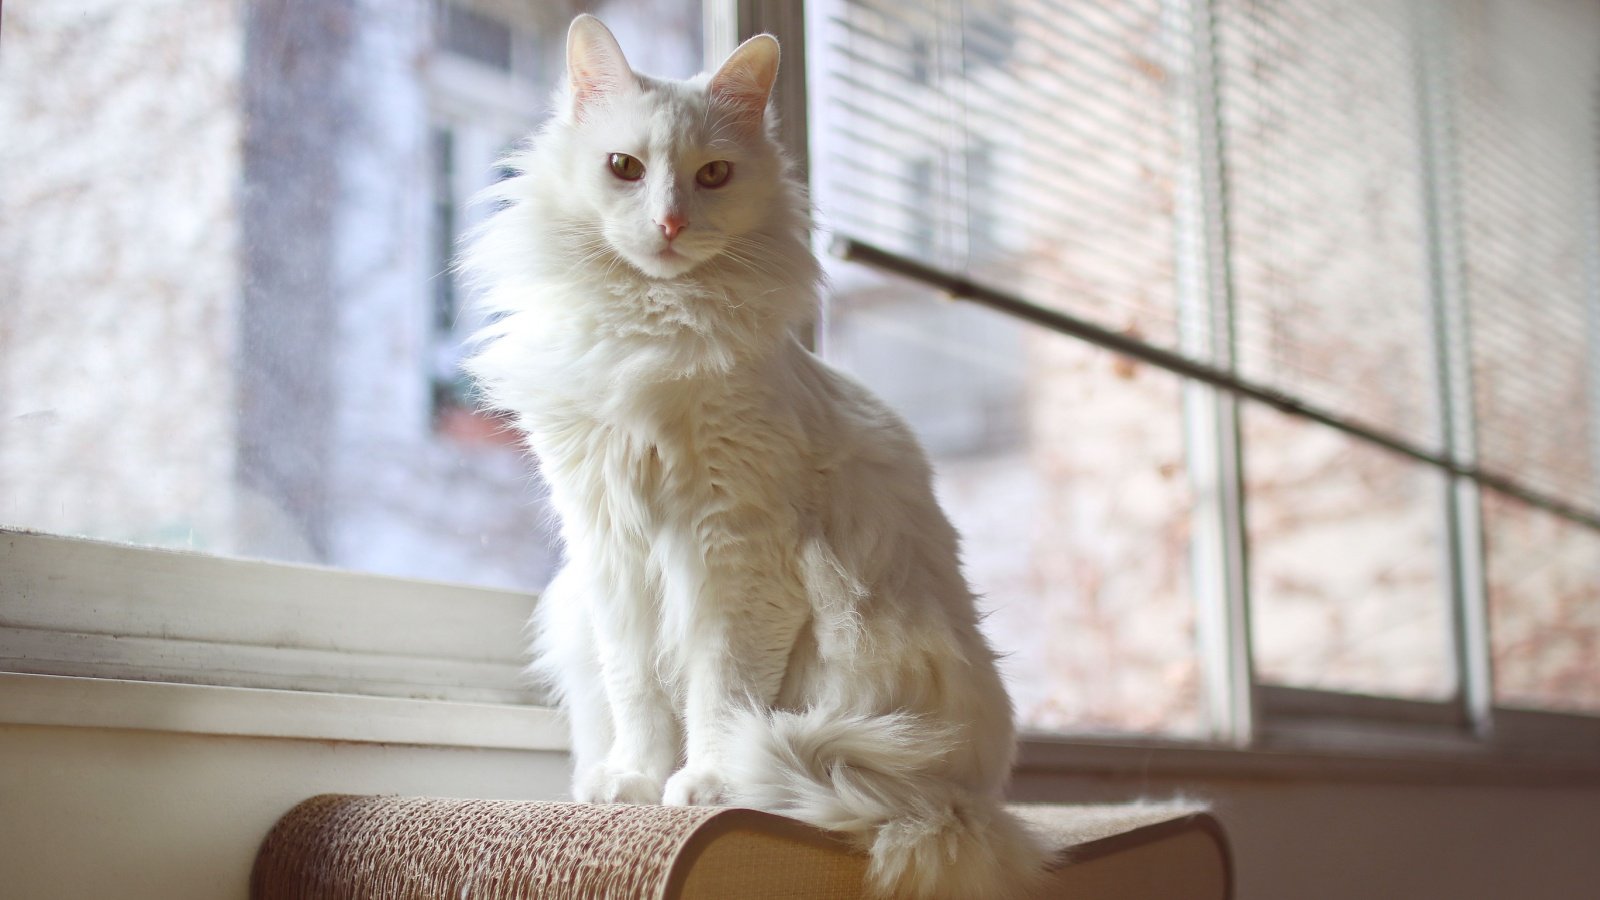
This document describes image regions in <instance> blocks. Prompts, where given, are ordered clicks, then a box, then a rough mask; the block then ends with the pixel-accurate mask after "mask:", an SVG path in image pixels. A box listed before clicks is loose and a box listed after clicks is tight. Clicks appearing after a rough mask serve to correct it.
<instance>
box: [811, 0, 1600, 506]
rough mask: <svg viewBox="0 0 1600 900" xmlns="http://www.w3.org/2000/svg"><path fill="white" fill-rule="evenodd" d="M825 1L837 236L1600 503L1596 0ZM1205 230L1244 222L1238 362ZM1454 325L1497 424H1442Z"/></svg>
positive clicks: (1337, 415)
mask: <svg viewBox="0 0 1600 900" xmlns="http://www.w3.org/2000/svg"><path fill="white" fill-rule="evenodd" d="M814 8H820V10H821V12H820V14H815V15H814V25H815V26H816V27H817V29H818V33H817V35H816V41H815V44H816V48H815V49H814V51H813V52H814V53H815V54H816V56H817V58H818V60H817V61H818V64H819V65H820V66H821V68H822V70H823V74H822V77H821V78H820V79H818V80H817V81H815V82H814V85H815V87H814V88H813V89H814V90H815V91H816V93H817V97H816V100H815V103H814V111H813V115H814V117H815V123H814V137H813V144H814V149H813V152H814V154H816V156H817V158H818V159H819V160H821V164H820V165H819V167H818V173H819V179H818V184H817V191H818V203H819V207H820V209H821V212H822V216H823V219H824V221H825V222H827V223H828V224H830V225H831V227H832V228H833V229H834V231H835V232H836V234H837V235H838V236H841V237H844V238H846V239H848V240H849V241H852V242H854V243H855V244H856V245H861V246H866V247H868V248H875V249H876V250H880V251H887V253H888V254H890V255H891V256H893V257H897V258H901V259H904V260H909V261H910V262H913V263H916V264H920V265H921V266H925V267H929V269H931V270H936V271H938V272H940V273H944V274H946V275H949V276H952V277H953V278H956V279H962V280H964V281H966V282H968V283H971V284H972V285H975V286H976V287H977V288H979V289H981V290H982V291H990V292H998V293H1001V294H1004V295H1006V296H1009V297H1015V298H1019V299H1021V300H1023V301H1026V302H1027V303H1030V304H1033V305H1034V306H1036V307H1039V308H1043V309H1046V310H1052V311H1055V312H1059V313H1065V314H1067V315H1069V316H1071V317H1074V318H1076V319H1078V320H1082V321H1084V322H1087V323H1089V324H1090V325H1092V326H1098V327H1099V328H1102V329H1105V330H1107V331H1109V332H1114V333H1116V334H1120V335H1124V336H1126V337H1129V338H1132V339H1134V340H1136V341H1139V342H1142V343H1144V344H1147V345H1149V346H1151V347H1153V348H1157V349H1159V350H1161V351H1175V352H1179V353H1184V354H1187V355H1188V358H1189V359H1191V360H1193V361H1194V362H1196V363H1199V364H1200V365H1202V366H1206V365H1213V366H1224V367H1230V368H1229V372H1230V377H1232V378H1235V379H1237V381H1238V383H1239V384H1240V385H1241V387H1242V388H1244V389H1245V393H1247V394H1251V395H1254V396H1261V395H1271V396H1277V397H1284V398H1287V400H1288V402H1287V403H1286V404H1283V405H1284V406H1286V407H1289V408H1292V407H1294V406H1297V405H1298V406H1303V407H1306V408H1307V409H1309V410H1310V411H1311V412H1312V413H1313V417H1315V418H1320V419H1321V420H1323V421H1329V422H1332V423H1335V424H1338V423H1341V422H1342V423H1348V426H1349V427H1348V428H1347V429H1346V430H1348V431H1350V432H1351V433H1353V434H1356V435H1357V436H1358V437H1362V436H1364V437H1366V438H1367V439H1369V440H1372V439H1376V440H1379V441H1380V442H1383V443H1387V444H1389V445H1390V446H1392V447H1399V448H1402V449H1404V450H1405V451H1406V452H1408V453H1410V455H1412V456H1414V457H1417V458H1419V459H1424V460H1429V461H1433V462H1434V463H1435V464H1436V465H1444V466H1448V467H1451V468H1454V469H1456V470H1458V471H1467V472H1472V473H1478V472H1479V467H1480V466H1481V468H1482V474H1483V475H1484V477H1485V478H1486V479H1487V481H1488V482H1489V483H1491V484H1493V485H1496V486H1498V487H1501V488H1509V489H1512V490H1513V491H1514V492H1515V493H1517V494H1518V495H1519V496H1523V497H1524V498H1525V499H1532V500H1535V501H1536V502H1540V503H1541V504H1542V505H1545V506H1547V507H1548V508H1554V509H1556V510H1557V511H1560V512H1562V513H1563V514H1566V515H1568V516H1569V517H1574V518H1578V519H1580V520H1584V521H1589V522H1590V523H1591V524H1592V523H1594V522H1595V521H1597V520H1600V484H1597V476H1596V467H1597V465H1600V449H1597V448H1600V417H1597V414H1596V410H1597V409H1600V393H1597V390H1600V376H1597V375H1596V372H1597V371H1600V368H1597V366H1596V364H1595V357H1596V353H1595V350H1596V348H1597V347H1600V311H1597V307H1600V300H1597V296H1600V288H1597V285H1600V267H1597V258H1600V251H1597V235H1600V187H1597V185H1596V175H1595V172H1596V167H1597V155H1596V146H1597V143H1600V126H1597V121H1596V99H1597V96H1600V74H1597V69H1596V66H1597V62H1596V60H1597V57H1600V23H1597V22H1596V19H1597V18H1600V5H1596V4H1589V3H1581V2H1569V0H1537V2H1522V0H1472V2H1444V0H1414V2H1412V0H1281V2H1270V3H1268V2H1261V0H1123V2H1115V3H1093V4H1091V3H1076V2H1064V0H1014V2H1004V0H969V2H965V3H961V2H956V0H938V2H932V3H910V2H904V0H815V7H814ZM1197 17H1205V19H1206V20H1208V21H1209V22H1210V23H1211V34H1212V36H1213V38H1212V39H1213V45H1212V46H1211V47H1210V48H1209V50H1210V53H1209V57H1210V63H1211V64H1210V65H1209V66H1198V67H1197V65H1196V59H1197V56H1198V55H1200V52H1201V51H1203V50H1206V49H1207V48H1200V47H1197V46H1196V43H1195V41H1194V39H1193V32H1192V31H1191V23H1194V22H1195V21H1197ZM1197 73H1198V74H1197ZM1197 77H1204V78H1207V79H1210V80H1209V81H1208V83H1206V84H1204V85H1197V84H1196V83H1195V79H1196V78H1197ZM1201 88H1204V89H1203V90H1202V89H1201ZM1210 97H1214V98H1215V105H1214V106H1212V105H1209V104H1207V103H1200V104H1198V105H1197V98H1198V99H1201V100H1203V99H1204V98H1210ZM1200 117H1205V123H1206V124H1207V125H1208V126H1210V127H1206V128H1201V127H1198V126H1197V122H1198V121H1199V120H1200ZM1440 123H1442V124H1443V127H1442V128H1441V127H1440ZM1211 133H1214V134H1217V135H1219V136H1220V140H1219V146H1217V147H1215V148H1204V149H1210V150H1214V151H1215V152H1216V153H1217V154H1218V155H1217V156H1216V157H1215V158H1216V159H1217V160H1219V161H1220V169H1221V173H1222V176H1223V177H1222V179H1221V189H1220V190H1217V191H1215V192H1213V193H1212V194H1210V195H1208V196H1207V197H1206V198H1205V199H1204V202H1203V203H1202V202H1199V201H1198V200H1197V199H1196V191H1197V190H1198V188H1196V187H1195V186H1196V185H1199V184H1202V183H1203V181H1204V176H1205V175H1206V172H1204V171H1202V169H1203V167H1204V166H1205V164H1206V156H1205V154H1204V153H1203V152H1200V151H1197V149H1196V144H1195V138H1194V137H1193V136H1194V135H1199V134H1211ZM1197 212H1198V213H1200V214H1203V216H1204V219H1201V218H1199V217H1197V216H1196V213H1197ZM1202 235H1212V236H1215V235H1225V236H1226V241H1225V243H1224V246H1223V249H1224V257H1223V259H1224V260H1225V262H1226V267H1227V273H1228V278H1227V279H1225V280H1223V281H1222V282H1220V283H1221V284H1223V285H1224V286H1225V293H1226V296H1223V297H1214V298H1213V300H1215V301H1217V302H1218V303H1220V304H1222V305H1223V306H1225V307H1226V308H1228V309H1230V310H1231V312H1232V325H1233V335H1234V352H1233V355H1232V361H1231V363H1230V362H1229V361H1228V360H1225V359H1222V360H1217V359H1211V358H1206V357H1205V356H1203V355H1201V354H1204V353H1206V351H1207V348H1208V347H1209V346H1210V344H1209V342H1208V341H1206V340H1204V339H1197V337H1196V336H1195V335H1193V334H1189V335H1183V334H1180V330H1179V322H1180V318H1179V314H1180V309H1193V304H1192V303H1191V304H1188V305H1187V306H1185V303H1187V301H1188V300H1191V299H1192V298H1193V290H1194V289H1195V288H1196V286H1197V285H1199V284H1201V283H1202V282H1203V280H1202V279H1198V278H1196V277H1195V272H1196V271H1197V270H1198V269H1199V268H1201V267H1202V260H1203V258H1204V257H1203V254H1202V250H1203V246H1204V241H1203V240H1202ZM858 255H861V256H872V255H873V254H872V253H861V254H858ZM900 268H901V269H902V271H905V270H907V267H900ZM1213 283H1217V282H1213ZM1458 309H1462V310H1465V313H1464V315H1463V316H1461V317H1460V318H1461V321H1460V322H1452V321H1450V320H1449V317H1450V316H1451V315H1453V311H1454V310H1458ZM1032 318H1033V320H1034V321H1041V322H1045V323H1046V324H1050V323H1049V321H1048V319H1049V317H1048V316H1043V317H1040V316H1035V317H1032ZM1185 321H1188V322H1194V321H1195V320H1194V319H1193V318H1189V319H1186V320H1185ZM1067 330H1071V329H1070V328H1069V329H1067ZM1458 337H1463V338H1464V339H1465V340H1466V341H1467V344H1466V345H1465V346H1464V347H1461V348H1457V350H1456V352H1457V354H1458V355H1460V356H1464V357H1465V360H1462V362H1464V363H1466V365H1463V366H1461V367H1459V368H1460V369H1462V370H1464V371H1466V370H1470V373H1471V376H1472V377H1471V382H1472V383H1471V385H1469V389H1468V390H1467V391H1466V392H1464V393H1461V392H1458V394H1457V395H1458V396H1465V397H1467V398H1469V399H1470V403H1466V402H1463V404H1462V405H1470V406H1471V407H1472V408H1471V409H1470V410H1457V411H1456V413H1455V416H1456V420H1457V421H1461V420H1463V418H1464V417H1465V416H1467V415H1468V414H1472V413H1475V415H1476V424H1477V429H1476V433H1475V435H1472V437H1475V440H1457V441H1455V442H1447V441H1446V440H1445V437H1446V435H1445V422H1446V413H1447V410H1445V409H1444V408H1442V407H1443V404H1442V403H1441V401H1440V399H1439V398H1440V397H1441V396H1445V395H1447V394H1448V393H1449V392H1447V391H1446V390H1444V388H1445V387H1446V386H1445V385H1442V384H1441V383H1440V380H1441V378H1442V377H1444V375H1443V373H1446V372H1448V371H1450V367H1448V366H1444V365H1442V364H1441V352H1443V349H1444V348H1445V347H1446V346H1447V339H1451V340H1453V339H1456V338H1458ZM1091 339H1093V337H1092V335H1091ZM1147 358H1149V359H1152V360H1153V361H1155V362H1157V363H1158V364H1163V363H1162V359H1163V358H1164V357H1163V355H1162V354H1154V355H1152V356H1148V357H1147ZM1169 367H1171V368H1175V369H1178V370H1179V371H1182V369H1181V367H1179V366H1169ZM1188 374H1193V373H1188ZM1202 374H1203V373H1202ZM1252 392H1254V393H1253V394H1252Z"/></svg>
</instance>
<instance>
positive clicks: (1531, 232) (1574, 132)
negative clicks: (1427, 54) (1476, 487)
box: [1449, 0, 1600, 513]
mask: <svg viewBox="0 0 1600 900" xmlns="http://www.w3.org/2000/svg"><path fill="white" fill-rule="evenodd" d="M1454 12H1455V16H1454V18H1453V19H1451V22H1452V24H1453V25H1454V26H1455V29H1456V30H1455V36H1456V37H1457V40H1458V43H1457V45H1456V53H1455V54H1454V56H1453V57H1452V58H1451V60H1450V62H1451V66H1450V69H1449V75H1450V83H1451V85H1452V87H1453V94H1452V97H1451V100H1452V102H1453V103H1454V110H1453V112H1454V114H1455V116H1456V119H1457V121H1458V123H1459V124H1458V127H1457V132H1458V135H1459V144H1458V156H1457V159H1456V165H1457V172H1456V183H1457V190H1458V192H1459V196H1460V205H1461V209H1460V215H1461V243H1462V248H1463V251H1464V255H1463V271H1462V276H1463V280H1464V285H1463V293H1464V295H1465V297H1466V301H1467V308H1468V318H1469V325H1470V336H1471V340H1472V347H1471V353H1472V356H1471V365H1472V379H1473V381H1472V384H1473V388H1474V392H1475V395H1476V396H1475V397H1474V400H1475V403H1476V407H1477V409H1476V412H1477V416H1478V419H1477V425H1478V428H1477V435H1478V456H1479V459H1478V461H1479V463H1480V464H1481V465H1483V466H1484V467H1485V468H1487V469H1490V470H1492V471H1494V472H1496V473H1497V474H1500V475H1503V476H1505V477H1508V478H1512V479H1515V480H1516V481H1518V482H1519V483H1521V484H1523V485H1527V486H1529V487H1532V488H1534V489H1535V490H1538V491H1541V492H1543V493H1545V494H1546V495H1548V496H1551V497H1556V498H1560V499H1561V500H1563V501H1565V502H1567V503H1569V504H1572V505H1575V506H1580V507H1585V508H1587V509H1589V510H1591V511H1594V512H1596V513H1600V444H1597V442H1600V413H1597V411H1600V359H1597V352H1600V4H1595V3H1568V2H1561V0H1461V2H1460V3H1459V4H1457V6H1456V7H1454Z"/></svg>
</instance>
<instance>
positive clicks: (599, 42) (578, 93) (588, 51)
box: [567, 13, 637, 117]
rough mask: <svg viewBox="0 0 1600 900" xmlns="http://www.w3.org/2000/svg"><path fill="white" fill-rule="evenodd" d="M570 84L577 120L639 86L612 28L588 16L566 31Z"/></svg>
mask: <svg viewBox="0 0 1600 900" xmlns="http://www.w3.org/2000/svg"><path fill="white" fill-rule="evenodd" d="M567 81H568V85H569V87H570V89H571V92H572V111H573V114H574V116H575V117H576V116H580V115H581V114H582V113H583V111H584V110H585V109H586V108H588V107H590V106H592V105H593V104H594V103H596V102H598V101H600V100H603V99H605V98H607V97H611V96H614V95H615V94H617V93H619V92H621V91H624V90H627V89H629V88H631V87H632V86H633V85H635V84H636V83H637V80H636V79H635V78H634V75H633V70H632V69H631V68H629V67H628V60H627V57H625V56H623V55H622V47H621V46H620V45H618V44H617V39H616V38H615V37H614V36H612V34H611V29H609V28H607V27H606V26H605V25H604V24H602V23H601V21H600V20H599V19H596V18H595V17H594V16H591V15H589V14H588V13H584V14H582V15H580V16H578V17H577V18H575V19H573V20H572V26H571V27H570V28H568V29H567Z"/></svg>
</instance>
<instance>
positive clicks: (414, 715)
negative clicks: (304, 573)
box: [0, 673, 567, 752]
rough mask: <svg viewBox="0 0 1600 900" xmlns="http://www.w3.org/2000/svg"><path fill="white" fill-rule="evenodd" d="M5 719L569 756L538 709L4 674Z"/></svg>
mask: <svg viewBox="0 0 1600 900" xmlns="http://www.w3.org/2000/svg"><path fill="white" fill-rule="evenodd" d="M0 724H5V725H42V726H54V727H81V728H109V729H123V730H138V731H162V732H177V733H183V734H205V735H224V736H237V737H256V738H284V739H295V740H312V741H350V742H359V743H376V744H400V745H413V746H433V747H474V748H480V749H502V750H534V751H552V752H565V751H566V749H567V734H566V724H565V723H564V722H563V721H562V718H561V716H560V714H558V713H557V712H556V711H554V710H552V709H549V708H545V707H538V706H514V705H510V704H496V703H463V702H459V701H445V700H411V699H404V698H398V697H374V696H361V695H355V694H329V693H319V692H314V691H280V690H263V689H259V688H241V687H216V686H209V685H196V684H171V683H165V682H151V681H123V680H117V679H108V678H80V677H72V676H59V675H23V674H15V673H0Z"/></svg>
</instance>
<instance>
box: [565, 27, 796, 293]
mask: <svg viewBox="0 0 1600 900" xmlns="http://www.w3.org/2000/svg"><path fill="white" fill-rule="evenodd" d="M777 73H778V42H777V41H776V40H775V39H773V38H772V37H771V36H769V35H760V36H757V37H754V38H751V39H750V40H748V41H746V42H745V43H744V44H742V45H741V46H740V47H739V48H738V49H737V50H735V51H734V52H733V53H732V54H731V55H730V56H729V57H728V59H727V61H726V62H724V63H723V64H722V66H721V67H720V68H718V69H717V71H716V72H714V73H712V74H710V75H704V74H702V75H700V76H697V77H695V78H692V79H690V80H688V81H669V80H663V79H656V78H651V77H649V76H645V75H640V74H638V73H636V72H634V71H633V70H632V68H630V67H629V65H628V61H627V59H626V58H625V57H624V56H623V54H622V48H621V47H620V46H618V44H617V41H616V39H615V38H614V37H613V36H612V34H611V32H610V31H609V30H607V29H606V27H605V26H604V25H603V24H601V23H600V20H599V19H596V18H594V17H593V16H588V15H581V16H579V17H577V18H576V19H574V20H573V22H572V27H571V29H570V30H569V31H568V33H567V79H568V83H567V85H566V90H565V91H564V92H563V97H562V100H561V101H560V102H561V108H560V111H559V115H558V117H557V120H556V122H555V123H553V127H554V129H555V130H556V131H557V132H559V133H558V134H556V135H552V136H553V137H555V138H557V139H558V140H559V142H560V147H561V159H562V165H561V168H562V176H563V181H564V184H563V193H564V194H565V197H566V201H567V202H566V203H565V204H564V205H565V206H566V207H567V209H566V212H567V214H568V215H569V216H570V217H571V218H572V220H573V221H574V222H576V223H577V224H576V226H575V227H576V228H577V229H578V230H579V234H578V235H576V236H577V237H578V238H580V239H581V241H582V242H583V246H584V247H585V248H587V249H588V250H589V251H590V253H591V254H602V253H604V251H606V250H609V251H611V252H613V253H615V254H616V255H617V256H620V257H621V258H622V259H623V260H625V261H626V262H627V263H628V264H630V265H631V266H632V267H633V268H635V269H637V270H638V271H639V272H642V273H643V274H644V275H646V276H648V277H650V278H653V279H669V278H676V277H678V276H681V275H684V274H685V273H688V272H690V271H691V270H693V269H695V268H696V267H698V266H701V265H703V264H705V263H707V262H709V261H711V260H713V259H717V258H732V259H734V260H736V261H737V260H740V259H744V260H746V263H747V264H748V265H753V266H759V265H760V260H759V258H758V257H757V256H756V254H757V253H758V252H759V250H758V247H757V246H756V245H755V244H754V243H752V241H751V239H750V233H751V232H752V231H753V230H755V229H757V228H759V227H760V226H761V225H762V224H763V223H765V222H766V221H767V220H768V219H769V213H770V211H771V209H772V208H773V204H774V203H779V202H783V201H782V200H781V199H780V198H779V197H778V196H777V194H778V193H779V191H780V190H781V189H782V188H781V181H782V176H783V161H782V156H781V153H780V152H779V150H778V148H777V145H776V143H775V142H774V140H773V139H772V136H771V135H770V133H769V130H768V122H767V104H768V99H769V95H770V94H771V91H772V85H773V81H774V79H775V78H776V77H777ZM591 258H593V257H592V256H591Z"/></svg>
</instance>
